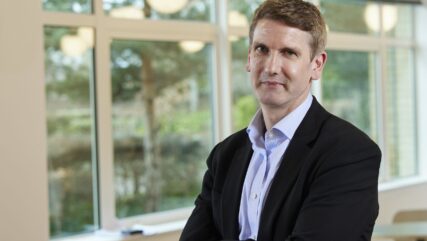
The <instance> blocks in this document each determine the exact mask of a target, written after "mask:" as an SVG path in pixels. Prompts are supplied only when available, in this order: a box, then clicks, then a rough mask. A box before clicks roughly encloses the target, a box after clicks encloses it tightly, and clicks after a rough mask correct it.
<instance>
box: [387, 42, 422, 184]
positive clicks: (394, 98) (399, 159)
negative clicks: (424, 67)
mask: <svg viewBox="0 0 427 241" xmlns="http://www.w3.org/2000/svg"><path fill="white" fill-rule="evenodd" d="M413 66H414V61H413V52H412V50H410V49H403V48H401V49H399V48H390V49H389V50H388V58H387V67H388V68H387V69H388V78H387V86H386V101H387V102H386V119H387V122H386V137H385V140H386V145H387V157H388V160H389V167H388V169H389V172H390V173H388V175H389V178H399V177H405V176H410V175H415V174H417V162H416V151H417V149H416V146H417V145H416V144H417V143H416V135H417V134H416V120H415V119H416V118H415V115H416V114H415V97H416V96H415V84H414V82H415V81H414V79H415V76H414V69H413Z"/></svg>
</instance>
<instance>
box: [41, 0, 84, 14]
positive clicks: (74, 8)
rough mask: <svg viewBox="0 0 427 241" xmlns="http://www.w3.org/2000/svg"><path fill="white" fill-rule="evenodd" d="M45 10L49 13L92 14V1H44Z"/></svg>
mask: <svg viewBox="0 0 427 241" xmlns="http://www.w3.org/2000/svg"><path fill="white" fill-rule="evenodd" d="M43 9H44V10H45V11H49V12H68V13H84V14H88V13H92V1H91V0H69V1H64V0H43Z"/></svg>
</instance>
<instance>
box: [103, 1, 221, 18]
mask: <svg viewBox="0 0 427 241" xmlns="http://www.w3.org/2000/svg"><path fill="white" fill-rule="evenodd" d="M103 8H104V11H105V14H106V15H109V16H111V17H116V18H130V19H153V20H166V19H174V20H196V21H210V20H211V18H212V16H211V13H212V8H213V6H212V0H103Z"/></svg>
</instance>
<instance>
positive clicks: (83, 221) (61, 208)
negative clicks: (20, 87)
mask: <svg viewBox="0 0 427 241" xmlns="http://www.w3.org/2000/svg"><path fill="white" fill-rule="evenodd" d="M83 32H85V33H92V34H93V29H91V28H60V27H45V28H44V34H45V41H44V50H45V73H46V80H45V81H46V104H47V130H48V133H47V137H48V168H49V211H50V213H49V219H50V235H51V237H59V236H67V235H71V234H77V233H82V232H87V231H93V230H94V229H95V228H97V222H96V215H95V209H96V208H97V207H96V205H95V204H94V200H95V198H94V195H96V193H95V191H94V190H95V189H94V188H93V187H94V185H95V182H94V180H95V179H94V178H95V176H94V172H95V170H96V168H95V165H96V164H95V163H96V160H95V150H96V148H95V142H94V131H95V126H94V118H95V117H94V108H93V105H92V103H93V100H92V98H93V89H92V85H93V47H92V46H91V45H90V44H89V43H87V42H85V41H87V40H84V38H83V37H81V36H82V33H83ZM79 33H80V35H79ZM92 37H93V35H92Z"/></svg>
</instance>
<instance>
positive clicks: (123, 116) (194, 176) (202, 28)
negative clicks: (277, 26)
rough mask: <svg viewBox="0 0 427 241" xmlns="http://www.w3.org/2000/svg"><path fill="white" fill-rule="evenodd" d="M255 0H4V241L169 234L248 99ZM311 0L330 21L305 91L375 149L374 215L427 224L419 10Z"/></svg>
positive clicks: (0, 81) (424, 52)
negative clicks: (136, 229)
mask: <svg viewBox="0 0 427 241" xmlns="http://www.w3.org/2000/svg"><path fill="white" fill-rule="evenodd" d="M261 2H262V0H230V1H225V0H224V1H222V0H218V1H213V0H39V1H33V0H31V1H30V0H25V1H12V0H1V1H0V6H1V8H0V86H1V88H0V93H1V94H0V106H1V108H0V110H1V112H0V113H1V125H0V134H1V135H0V136H1V137H0V148H1V151H0V190H1V193H2V197H1V198H0V214H1V215H0V230H2V231H1V232H0V239H1V240H24V241H25V240H49V239H59V240H110V239H109V238H112V237H110V236H108V235H106V236H103V235H100V232H101V231H109V232H110V231H111V232H115V231H120V230H121V229H122V228H126V227H130V226H132V225H134V224H147V225H154V226H156V225H157V227H161V225H165V224H176V225H175V228H172V229H170V230H169V231H168V229H165V231H164V232H161V233H162V234H158V235H155V236H152V237H143V238H141V240H159V241H160V240H177V239H178V237H179V232H180V227H181V226H182V221H185V219H186V218H187V217H188V215H189V213H190V212H191V210H192V207H193V202H194V199H195V197H196V195H197V193H198V192H199V191H200V188H201V187H200V184H201V179H202V176H203V173H204V170H205V168H206V166H205V159H206V158H207V156H208V154H209V151H210V150H211V148H212V147H213V145H215V143H217V142H219V141H221V140H222V139H223V138H225V137H226V136H228V135H229V134H231V133H232V132H234V131H237V130H240V129H242V128H244V127H246V126H247V124H248V123H249V121H250V120H251V118H252V116H253V114H254V113H255V111H256V109H257V108H258V107H257V103H256V100H255V99H254V97H253V94H252V91H251V87H250V81H249V79H248V74H247V72H246V71H245V64H246V61H247V53H248V38H247V34H248V31H249V24H250V21H251V18H252V13H253V11H254V10H255V9H256V7H257V6H258V5H259V4H260V3H261ZM311 2H313V3H314V4H316V5H317V6H318V7H319V9H320V10H321V12H322V13H323V15H324V17H325V19H326V22H327V26H328V31H329V33H328V34H329V36H328V45H327V52H328V62H327V65H326V68H325V70H324V73H323V76H322V79H321V80H318V81H315V82H314V85H313V88H312V93H313V94H314V95H315V96H316V98H317V99H318V100H319V101H320V102H321V103H322V104H323V105H324V106H325V107H326V108H327V109H328V110H329V111H330V112H332V113H334V114H336V115H338V116H340V117H341V118H343V119H346V120H348V121H350V122H352V123H353V124H354V125H356V126H357V127H359V128H360V129H362V130H363V131H364V132H365V133H366V134H368V135H369V136H370V137H371V138H372V139H373V140H375V141H376V142H377V143H378V144H379V145H380V147H381V149H382V152H383V159H382V166H381V174H380V180H379V181H380V182H379V190H380V207H381V210H380V214H379V218H378V220H377V224H378V225H382V224H392V223H396V222H399V220H401V219H402V218H400V219H399V217H400V216H399V215H404V216H405V215H406V216H409V218H407V217H406V216H405V218H403V219H404V220H407V219H408V220H409V221H414V220H416V219H417V218H416V217H418V219H421V220H424V221H427V217H425V219H424V218H419V217H420V216H423V213H425V212H427V195H426V194H425V193H426V191H427V182H426V180H427V151H426V150H425V148H424V146H425V145H426V144H427V139H426V137H427V125H426V124H425V123H427V109H426V108H425V107H424V106H423V105H424V104H427V97H426V95H425V94H424V93H425V92H426V91H427V84H426V83H425V76H426V74H427V73H426V72H427V70H426V67H427V33H426V31H425V26H423V25H425V22H426V21H427V6H426V5H425V4H423V3H422V2H421V1H410V0H407V1H403V0H402V1H364V0H311ZM402 213H406V214H402ZM408 213H409V214H408ZM426 216H427V215H426ZM423 217H424V216H423ZM180 225H181V226H180ZM160 229H161V228H160ZM107 236H108V237H107ZM114 237H115V236H114ZM124 239H126V238H123V237H118V238H117V237H115V238H114V240H124ZM414 240H415V239H414Z"/></svg>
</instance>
